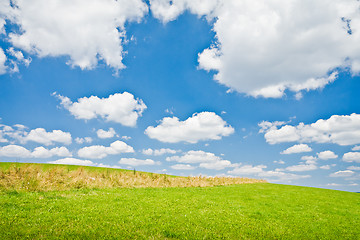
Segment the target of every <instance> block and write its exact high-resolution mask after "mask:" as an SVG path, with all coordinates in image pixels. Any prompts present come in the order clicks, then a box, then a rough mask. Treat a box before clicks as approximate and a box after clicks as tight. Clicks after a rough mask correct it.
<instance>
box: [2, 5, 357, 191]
mask: <svg viewBox="0 0 360 240" xmlns="http://www.w3.org/2000/svg"><path fill="white" fill-rule="evenodd" d="M170 2H171V3H170ZM327 2H328V1H320V0H319V1H312V2H311V3H304V2H303V1H292V3H286V4H282V5H279V3H278V1H264V0H257V1H246V0H244V1H221V0H212V1H187V0H177V1H166V0H165V1H160V0H154V1H150V2H143V1H141V0H134V1H113V0H107V1H97V0H93V1H90V2H89V1H82V0H77V1H74V2H72V3H70V2H69V3H68V2H66V1H55V0H54V1H52V2H51V4H49V1H42V0H37V1H32V3H31V4H30V3H29V2H27V1H21V0H17V1H12V2H11V3H10V2H7V1H3V2H2V3H1V4H0V33H1V35H0V48H1V49H0V73H1V75H0V118H1V119H0V161H4V162H5V161H16V162H39V163H66V164H80V165H91V166H110V167H120V168H128V169H134V168H135V169H137V170H142V171H150V172H159V173H167V174H174V175H185V176H187V175H199V174H201V175H209V176H216V175H217V176H240V177H255V178H263V179H267V180H268V181H270V182H275V183H283V184H296V185H302V186H312V187H322V188H331V189H339V190H346V191H359V184H360V147H359V146H360V112H359V109H360V101H359V94H358V93H359V90H360V81H359V80H360V79H359V73H360V47H359V44H358V43H359V40H360V33H358V30H360V11H359V2H358V1H355V0H354V1H353V0H347V1H340V0H339V1H335V2H336V4H329V3H327ZM331 2H333V1H331ZM318 8H321V9H322V15H321V16H320V17H319V16H318V14H317V12H316V9H318Z"/></svg>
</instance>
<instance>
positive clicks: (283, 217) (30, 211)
mask: <svg viewBox="0 0 360 240" xmlns="http://www.w3.org/2000/svg"><path fill="white" fill-rule="evenodd" d="M25 166H26V165H25ZM8 167H9V166H4V164H2V165H1V168H2V171H4V169H6V168H7V169H8ZM21 167H23V166H20V168H21ZM26 167H29V166H26ZM37 167H40V168H45V170H47V171H48V170H50V172H51V170H52V169H56V168H54V166H50V165H46V166H45V165H41V166H37ZM61 167H63V168H69V169H70V170H69V172H71V171H79V169H82V170H81V171H82V172H88V173H91V172H92V171H95V172H98V173H97V174H99V173H100V172H104V171H105V172H106V171H109V172H111V171H114V172H118V173H120V172H121V173H123V172H126V174H132V175H133V176H134V173H133V171H124V170H110V169H109V170H108V169H97V168H87V167H86V168H83V167H75V166H61ZM48 172H49V171H48ZM135 174H140V175H142V174H143V175H146V174H147V175H148V176H151V174H150V173H138V172H136V173H135ZM0 178H2V179H3V175H2V176H1V177H0ZM175 178H177V177H171V176H168V179H175ZM184 179H186V178H184ZM359 226H360V195H359V194H358V193H350V192H342V191H334V190H327V189H317V188H307V187H298V186H288V185H279V184H270V183H253V184H237V185H229V186H215V187H187V188H183V187H170V188H166V187H163V188H155V187H151V188H146V187H137V188H125V187H122V188H104V189H98V188H93V189H90V188H81V189H74V188H73V189H70V190H62V191H59V190H56V191H55V190H52V191H38V190H37V191H30V190H26V191H25V190H24V189H23V190H4V189H3V190H2V191H0V239H19V238H21V239H49V238H50V239H359V238H360V227H359Z"/></svg>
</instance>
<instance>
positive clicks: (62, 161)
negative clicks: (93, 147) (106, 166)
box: [48, 158, 95, 166]
mask: <svg viewBox="0 0 360 240" xmlns="http://www.w3.org/2000/svg"><path fill="white" fill-rule="evenodd" d="M48 163H51V164H66V165H82V166H94V165H95V163H93V162H92V161H90V160H81V159H77V158H62V159H58V160H56V161H50V162H48Z"/></svg>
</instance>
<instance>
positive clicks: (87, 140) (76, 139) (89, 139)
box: [75, 137, 92, 144]
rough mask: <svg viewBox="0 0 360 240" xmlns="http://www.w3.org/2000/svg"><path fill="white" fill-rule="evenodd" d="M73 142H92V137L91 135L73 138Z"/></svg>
mask: <svg viewBox="0 0 360 240" xmlns="http://www.w3.org/2000/svg"><path fill="white" fill-rule="evenodd" d="M75 142H76V143H78V144H83V143H84V142H86V143H91V142H92V138H91V137H84V138H79V137H77V138H75Z"/></svg>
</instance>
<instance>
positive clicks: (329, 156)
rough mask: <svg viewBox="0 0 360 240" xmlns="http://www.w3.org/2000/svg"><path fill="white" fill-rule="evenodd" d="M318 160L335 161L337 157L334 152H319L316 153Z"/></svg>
mask: <svg viewBox="0 0 360 240" xmlns="http://www.w3.org/2000/svg"><path fill="white" fill-rule="evenodd" d="M317 155H318V158H319V159H321V160H328V159H335V158H337V157H338V155H336V154H335V153H334V152H332V151H329V150H327V151H323V152H319V153H317Z"/></svg>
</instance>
